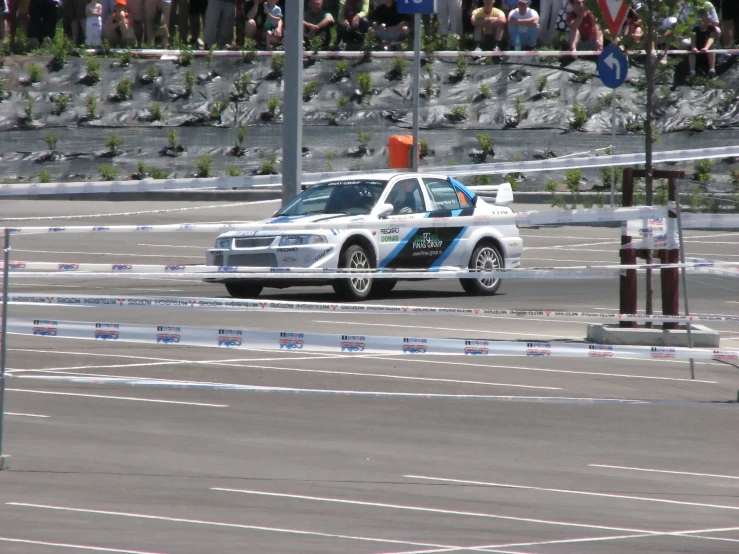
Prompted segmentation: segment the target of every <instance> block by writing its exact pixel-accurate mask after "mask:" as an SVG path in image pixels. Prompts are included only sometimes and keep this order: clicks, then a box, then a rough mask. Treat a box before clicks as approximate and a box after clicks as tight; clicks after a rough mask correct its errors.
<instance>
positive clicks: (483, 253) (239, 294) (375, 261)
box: [206, 173, 523, 300]
mask: <svg viewBox="0 0 739 554" xmlns="http://www.w3.org/2000/svg"><path fill="white" fill-rule="evenodd" d="M512 201H513V192H512V191H511V187H510V185H508V184H507V183H505V184H503V185H500V187H499V188H498V191H497V195H496V198H495V205H493V204H489V203H487V202H485V201H484V200H483V199H482V198H480V197H479V196H477V195H476V194H475V193H474V192H472V191H471V190H469V189H468V188H466V187H465V186H464V185H463V184H462V183H460V182H459V181H457V180H455V179H453V178H450V177H444V176H440V175H430V174H426V173H423V174H417V173H383V174H368V175H364V176H362V175H360V176H356V175H352V176H351V177H347V178H344V179H341V178H339V179H332V180H329V181H323V182H321V183H318V184H316V185H314V186H311V187H310V188H308V189H306V190H305V191H303V192H302V193H301V194H299V195H298V196H296V197H295V198H294V199H293V200H292V201H291V202H290V203H288V204H287V205H286V206H285V207H284V208H282V209H281V210H279V211H278V212H277V213H276V214H275V215H274V216H273V217H271V218H269V219H265V220H264V221H263V223H264V228H263V229H262V230H259V231H230V232H227V233H223V234H222V235H220V236H219V237H218V239H217V240H216V244H215V248H212V249H209V250H208V251H207V253H206V263H207V265H210V266H241V267H265V268H273V271H274V270H275V269H276V268H282V269H293V270H294V269H295V268H326V269H336V268H351V269H354V270H363V269H364V270H372V269H375V268H378V269H415V270H420V271H424V270H429V269H430V270H435V269H439V268H441V267H442V265H443V267H450V266H451V267H457V268H461V269H467V268H469V269H471V270H477V271H486V270H487V271H489V270H492V269H496V268H514V267H519V266H520V264H521V251H522V250H523V241H522V239H521V237H520V236H519V233H518V227H517V226H516V225H515V224H510V225H495V226H469V227H467V226H462V225H460V226H459V227H438V228H437V227H431V226H427V227H424V225H423V220H424V219H425V218H428V217H457V216H468V215H483V214H484V215H488V214H510V213H512V211H511V209H510V208H508V207H507V204H509V203H511V202H512ZM395 219H403V220H408V219H418V226H417V227H412V228H409V227H397V226H394V225H393V220H395ZM362 220H366V221H368V222H370V221H371V222H375V221H378V220H379V221H382V222H383V223H387V225H384V226H377V225H376V224H375V225H373V226H368V228H367V229H361V228H360V229H357V228H355V226H354V225H353V228H352V229H351V230H349V229H346V228H344V229H342V224H343V223H347V222H350V221H351V222H353V223H354V222H357V221H362ZM288 222H290V223H292V222H306V223H315V222H326V223H327V224H329V223H330V227H331V228H327V229H325V230H315V231H314V230H311V231H306V232H300V231H297V230H289V231H288V230H282V231H279V230H277V231H271V230H270V229H269V226H270V225H272V224H275V223H288ZM327 227H328V225H327ZM206 281H208V282H222V283H224V284H225V285H226V290H227V291H228V292H229V294H230V295H231V296H234V297H236V298H254V297H256V296H258V295H259V293H261V292H262V289H263V288H264V287H276V288H285V287H290V286H296V285H326V284H331V285H333V287H334V290H335V291H336V293H337V294H338V295H339V296H340V297H342V298H343V299H345V300H362V299H365V298H367V297H368V296H369V295H370V294H374V295H382V294H386V293H388V292H390V290H391V289H392V288H393V287H394V286H395V283H396V282H397V281H396V280H395V279H388V278H378V279H374V280H373V279H366V278H357V279H348V278H347V279H335V280H333V281H326V280H318V279H303V280H299V279H295V278H292V279H291V278H290V275H289V273H286V274H285V278H284V279H283V278H282V277H280V278H279V279H274V278H271V279H262V280H258V279H245V278H243V277H238V278H237V277H236V275H234V274H229V273H228V272H224V273H223V274H218V275H217V276H214V277H213V278H208V279H206ZM460 282H461V283H462V287H463V288H464V290H465V291H467V292H468V293H469V294H478V295H486V294H494V293H495V292H496V291H497V290H498V288H499V287H500V279H491V278H484V277H483V278H479V279H475V278H469V279H460Z"/></svg>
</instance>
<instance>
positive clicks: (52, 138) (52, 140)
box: [44, 133, 59, 152]
mask: <svg viewBox="0 0 739 554" xmlns="http://www.w3.org/2000/svg"><path fill="white" fill-rule="evenodd" d="M44 140H45V141H46V145H47V146H48V147H49V150H51V151H52V152H53V151H54V150H56V145H57V143H58V142H59V135H52V134H51V133H47V134H46V135H44Z"/></svg>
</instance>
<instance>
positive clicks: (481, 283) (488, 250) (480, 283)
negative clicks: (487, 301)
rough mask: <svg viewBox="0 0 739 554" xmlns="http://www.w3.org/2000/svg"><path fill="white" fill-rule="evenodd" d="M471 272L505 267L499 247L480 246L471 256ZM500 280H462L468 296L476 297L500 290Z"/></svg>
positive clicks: (490, 245)
mask: <svg viewBox="0 0 739 554" xmlns="http://www.w3.org/2000/svg"><path fill="white" fill-rule="evenodd" d="M468 267H469V270H470V271H494V270H496V269H501V268H502V267H503V255H502V254H501V253H500V250H499V249H498V247H497V246H494V245H492V244H490V243H483V244H478V245H477V246H476V247H475V250H474V251H473V252H472V256H470V263H469V265H468ZM500 281H501V280H500V279H496V278H491V277H480V278H479V279H460V280H459V282H460V283H461V284H462V288H463V289H464V290H465V292H466V293H467V294H472V295H475V296H486V295H492V294H495V293H496V292H497V290H498V289H499V288H500Z"/></svg>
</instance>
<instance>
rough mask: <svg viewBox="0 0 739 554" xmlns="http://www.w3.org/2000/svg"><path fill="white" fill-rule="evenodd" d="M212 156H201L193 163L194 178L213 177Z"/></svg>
mask: <svg viewBox="0 0 739 554" xmlns="http://www.w3.org/2000/svg"><path fill="white" fill-rule="evenodd" d="M213 157H214V156H213V154H203V155H202V156H200V159H199V160H197V161H196V162H195V169H196V172H195V176H196V177H199V178H206V177H212V176H213Z"/></svg>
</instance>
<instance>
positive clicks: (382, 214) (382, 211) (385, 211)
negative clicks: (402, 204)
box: [377, 204, 395, 219]
mask: <svg viewBox="0 0 739 554" xmlns="http://www.w3.org/2000/svg"><path fill="white" fill-rule="evenodd" d="M394 210H395V206H393V205H392V204H382V205H380V207H379V209H378V210H377V217H378V219H384V218H386V217H387V216H389V215H390V214H392V213H393V211H394Z"/></svg>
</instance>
